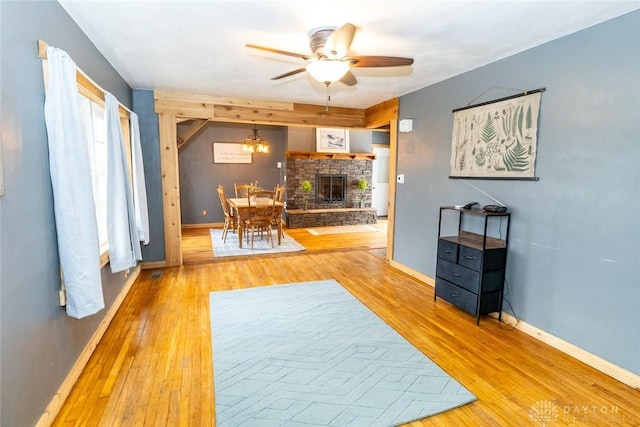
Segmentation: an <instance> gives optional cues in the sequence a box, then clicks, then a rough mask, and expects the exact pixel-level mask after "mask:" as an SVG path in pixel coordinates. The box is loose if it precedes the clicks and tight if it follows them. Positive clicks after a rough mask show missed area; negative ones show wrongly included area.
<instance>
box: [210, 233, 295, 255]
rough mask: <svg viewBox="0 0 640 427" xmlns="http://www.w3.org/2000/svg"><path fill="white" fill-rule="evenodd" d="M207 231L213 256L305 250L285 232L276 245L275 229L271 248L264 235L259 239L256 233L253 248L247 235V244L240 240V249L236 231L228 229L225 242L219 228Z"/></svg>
mask: <svg viewBox="0 0 640 427" xmlns="http://www.w3.org/2000/svg"><path fill="white" fill-rule="evenodd" d="M209 233H210V234H211V244H212V246H213V257H214V258H217V257H226V256H240V255H264V254H275V253H278V252H296V251H304V250H305V249H304V246H302V245H301V244H300V243H298V242H296V241H295V240H293V239H292V238H291V236H289V235H288V234H287V233H282V234H283V237H282V243H281V244H280V245H278V234H277V232H276V231H275V230H274V231H273V243H274V244H273V248H272V247H271V242H269V241H267V238H266V237H264V238H263V239H261V238H260V237H258V235H256V237H255V239H254V240H253V249H251V236H249V244H247V241H246V239H245V241H244V242H242V249H240V248H239V247H238V234H237V233H232V232H231V231H229V233H227V241H226V243H225V242H223V241H222V229H221V228H210V229H209Z"/></svg>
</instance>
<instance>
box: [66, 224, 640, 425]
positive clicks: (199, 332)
mask: <svg viewBox="0 0 640 427" xmlns="http://www.w3.org/2000/svg"><path fill="white" fill-rule="evenodd" d="M289 231H291V235H292V237H293V236H296V237H294V238H296V240H298V238H300V240H298V241H299V242H300V243H302V244H303V245H305V246H306V244H305V243H303V242H304V238H303V236H302V235H300V236H297V235H296V233H295V232H293V231H292V230H289ZM289 231H287V232H289ZM307 234H308V233H307ZM359 234H365V233H359ZM207 238H208V236H207ZM345 238H346V237H345ZM359 238H363V239H364V236H359ZM331 239H335V236H334V237H333V238H331ZM326 244H327V245H329V246H325V247H318V248H316V249H315V250H307V251H305V252H301V253H300V252H298V253H293V254H283V256H278V257H274V256H269V257H247V258H244V259H236V260H220V261H217V262H207V263H205V262H200V263H195V264H193V265H187V266H183V267H176V268H167V269H163V270H145V271H143V272H142V273H141V275H140V277H139V279H138V280H137V282H136V283H135V285H134V286H133V288H132V290H131V291H130V293H129V295H128V296H127V298H126V300H125V301H124V303H123V304H122V306H121V308H120V310H119V312H118V313H117V314H116V316H115V318H114V319H113V321H112V323H111V325H110V327H109V329H108V330H107V332H106V333H105V335H104V337H103V339H102V341H101V342H100V343H99V345H98V346H97V348H96V350H95V353H94V355H93V356H92V358H91V359H90V361H89V363H88V365H87V367H86V368H85V370H84V372H83V373H82V375H81V376H80V378H79V380H78V382H77V383H76V386H75V387H74V389H73V391H72V392H71V395H70V396H69V398H68V400H67V402H66V403H65V405H64V406H63V408H62V410H61V412H60V414H59V416H58V418H57V419H56V421H55V423H54V425H56V426H66V425H88V426H119V425H122V426H142V425H150V426H151V425H153V426H165V425H185V426H186V425H189V426H213V425H215V406H214V394H213V386H214V385H213V373H212V349H211V340H210V332H211V331H210V322H209V292H212V291H219V290H228V289H240V288H249V287H257V286H269V285H273V284H284V283H294V282H304V281H312V280H323V279H331V278H333V279H336V280H337V281H338V282H339V283H340V284H341V285H342V286H344V287H345V288H346V289H347V290H349V291H350V292H351V293H352V294H353V295H354V296H356V297H357V298H358V299H360V300H361V301H362V302H363V303H364V304H366V305H367V306H368V307H369V308H370V309H371V310H372V311H373V312H375V313H376V314H377V315H378V316H379V317H380V318H382V319H383V320H384V321H386V322H387V323H388V324H389V325H391V326H392V327H393V328H394V329H396V330H397V331H398V332H399V333H400V334H402V335H403V336H404V337H405V338H406V339H407V340H408V341H410V342H411V343H412V344H413V345H415V346H416V347H417V348H418V349H420V350H421V351H422V352H424V353H425V354H426V355H427V356H428V357H430V358H431V359H432V360H433V361H434V362H435V363H437V364H438V365H439V366H440V367H442V368H443V369H444V370H445V371H447V372H448V373H449V374H450V375H452V376H453V377H454V378H456V379H457V380H458V381H459V382H460V383H462V384H463V385H464V386H465V387H466V388H467V389H469V390H470V391H471V392H473V393H474V394H475V395H476V396H477V398H478V400H477V401H476V402H473V403H471V404H468V405H465V406H463V407H460V408H457V409H454V410H451V411H448V412H445V413H443V414H439V415H435V416H433V417H430V418H427V419H425V420H422V421H416V422H414V423H411V424H409V425H410V426H413V427H417V426H461V425H467V426H476V425H482V426H522V425H532V426H542V425H547V426H560V425H572V426H581V425H584V426H600V425H629V426H630V425H640V405H639V404H638V403H639V402H640V391H637V390H634V389H632V388H631V387H628V386H626V385H624V384H622V383H620V382H618V381H616V380H614V379H612V378H611V377H608V376H607V375H604V374H602V373H600V372H598V371H596V370H594V369H592V368H590V367H588V366H586V365H585V364H583V363H581V362H578V361H576V360H575V359H573V358H571V357H569V356H566V355H565V354H563V353H560V352H559V351H557V350H555V349H553V348H551V347H549V346H547V345H545V344H543V343H541V342H539V341H537V340H535V339H533V338H531V337H529V336H527V335H525V334H523V333H521V332H520V331H517V330H515V329H513V328H511V327H508V326H506V325H504V324H500V323H499V322H498V321H497V320H496V319H493V318H490V317H486V316H484V317H482V319H481V323H480V326H476V325H475V319H474V318H473V317H472V316H470V315H468V314H466V313H464V312H462V311H460V310H458V309H457V308H455V307H453V306H452V305H450V304H448V303H446V302H444V301H442V300H440V299H439V300H438V301H437V302H436V303H434V301H433V288H431V287H430V286H428V285H425V284H423V283H421V282H419V281H417V280H415V279H413V278H411V277H409V276H408V275H406V274H404V273H402V272H399V271H398V270H396V269H394V268H391V267H389V266H388V265H387V264H386V263H385V262H384V259H383V258H380V256H379V252H380V251H379V250H375V249H373V250H371V251H369V250H368V249H369V248H368V247H367V250H361V249H360V250H350V249H349V250H347V249H345V250H339V248H337V247H334V246H332V245H333V244H338V243H326ZM361 244H363V245H365V246H367V244H365V243H364V242H361ZM371 246H375V245H374V244H371ZM209 250H210V246H209ZM376 252H378V253H376Z"/></svg>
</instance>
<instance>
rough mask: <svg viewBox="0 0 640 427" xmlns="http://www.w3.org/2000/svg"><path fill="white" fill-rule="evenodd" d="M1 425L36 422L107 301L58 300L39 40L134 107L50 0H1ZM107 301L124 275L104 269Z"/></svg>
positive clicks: (126, 91) (120, 84)
mask: <svg viewBox="0 0 640 427" xmlns="http://www.w3.org/2000/svg"><path fill="white" fill-rule="evenodd" d="M0 34H1V36H0V39H1V41H0V43H1V45H0V47H1V48H0V51H1V52H2V54H1V55H0V75H1V76H2V78H1V79H0V93H1V98H0V108H1V112H0V135H1V136H2V150H3V157H4V179H5V195H4V196H3V197H0V219H1V220H2V222H1V223H0V360H1V362H0V372H1V378H0V402H1V403H0V408H1V409H0V425H2V426H3V427H10V426H20V427H22V426H32V425H34V424H35V423H36V422H37V421H38V419H39V418H40V416H41V415H42V413H43V412H44V410H45V408H46V406H47V405H48V404H49V402H50V401H51V399H52V398H53V397H54V394H55V393H56V391H57V390H58V388H59V387H60V385H61V384H62V381H63V380H64V379H65V377H66V376H67V374H68V373H69V370H70V369H71V367H72V365H73V363H74V362H75V361H76V359H77V358H78V356H79V355H80V352H81V351H82V350H83V349H84V347H85V345H86V344H87V342H88V341H89V339H90V337H91V336H92V335H93V333H94V332H95V330H96V328H97V326H98V324H99V323H100V321H101V320H102V319H103V317H104V313H105V311H106V310H103V311H101V312H100V313H98V314H96V315H94V316H91V317H88V318H85V319H82V320H77V319H72V318H69V317H67V315H66V314H65V311H64V308H62V307H59V305H58V290H59V289H60V272H59V271H60V270H59V269H60V266H59V263H58V251H57V243H56V231H55V226H54V218H53V199H52V190H51V181H50V178H49V164H48V151H47V133H46V129H45V122H44V111H43V105H44V86H43V76H42V61H41V60H40V59H39V58H38V49H37V40H38V39H42V40H44V41H46V42H47V43H48V44H49V45H51V46H56V47H59V48H62V49H64V50H66V51H67V52H68V53H69V54H70V55H71V57H72V58H73V59H74V61H75V62H76V64H78V66H79V67H80V68H82V69H83V70H84V71H85V72H86V73H87V74H89V75H90V76H91V77H92V79H94V80H95V81H96V82H97V83H98V84H99V85H100V86H102V87H103V88H105V89H107V90H109V91H110V92H112V93H113V94H114V95H115V96H116V97H117V98H118V99H119V100H120V101H121V102H123V103H124V104H126V105H127V106H129V107H130V106H131V90H130V88H129V87H128V85H127V84H126V83H125V82H124V81H123V80H122V78H120V76H119V75H118V74H117V73H116V72H115V71H114V69H113V68H112V67H111V65H110V64H109V63H108V62H107V61H106V60H105V59H104V58H103V57H102V56H101V55H100V54H99V53H98V51H97V50H96V49H95V47H94V46H93V44H91V42H90V41H89V40H88V39H87V37H86V36H85V35H84V34H83V33H82V31H80V29H79V28H78V27H77V25H76V24H75V23H74V22H73V21H72V20H71V18H70V17H69V16H68V15H67V14H66V12H65V11H64V10H63V9H62V7H61V6H60V5H59V4H58V3H57V2H55V1H42V2H40V1H16V2H14V1H5V0H3V1H0ZM102 280H103V288H104V295H105V303H106V305H107V308H108V307H110V306H111V305H112V303H113V301H114V299H115V297H116V295H117V294H118V293H119V292H120V290H121V289H122V286H123V284H124V277H123V275H121V274H117V275H112V274H111V273H110V272H109V271H108V270H107V269H105V270H103V274H102Z"/></svg>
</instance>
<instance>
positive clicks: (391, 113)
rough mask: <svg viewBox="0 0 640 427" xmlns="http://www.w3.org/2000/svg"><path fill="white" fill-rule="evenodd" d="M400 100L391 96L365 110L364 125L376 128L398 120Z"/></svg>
mask: <svg viewBox="0 0 640 427" xmlns="http://www.w3.org/2000/svg"><path fill="white" fill-rule="evenodd" d="M399 110H400V100H399V99H398V98H392V99H389V100H387V101H384V102H381V103H379V104H376V105H374V106H372V107H369V108H367V109H366V110H365V120H364V122H365V127H366V128H377V127H380V126H382V125H388V124H389V123H391V122H392V121H396V120H398V112H399Z"/></svg>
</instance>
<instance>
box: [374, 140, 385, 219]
mask: <svg viewBox="0 0 640 427" xmlns="http://www.w3.org/2000/svg"><path fill="white" fill-rule="evenodd" d="M373 153H374V154H375V155H376V159H375V160H374V161H373V183H372V184H371V207H373V208H376V210H377V212H378V216H387V213H388V204H389V147H382V146H379V147H376V146H374V147H373Z"/></svg>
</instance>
